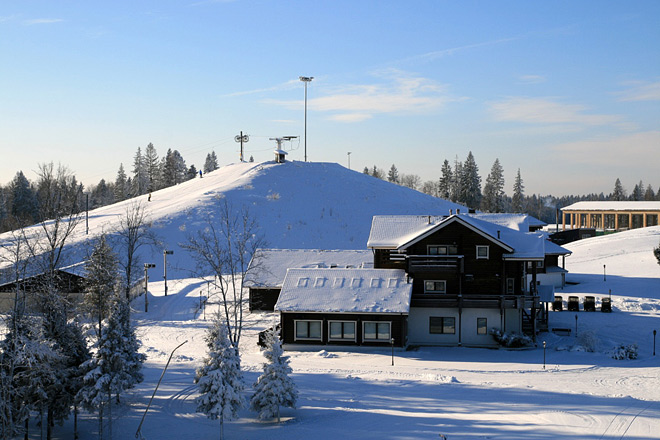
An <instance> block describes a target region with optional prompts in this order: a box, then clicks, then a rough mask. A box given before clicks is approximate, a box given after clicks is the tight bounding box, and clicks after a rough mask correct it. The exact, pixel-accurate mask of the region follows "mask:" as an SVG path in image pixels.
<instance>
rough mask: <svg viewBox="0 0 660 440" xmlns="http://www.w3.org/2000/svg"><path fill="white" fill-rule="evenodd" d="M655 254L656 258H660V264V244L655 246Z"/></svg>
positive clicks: (659, 260)
mask: <svg viewBox="0 0 660 440" xmlns="http://www.w3.org/2000/svg"><path fill="white" fill-rule="evenodd" d="M653 255H655V259H656V260H658V264H660V244H659V245H658V246H657V247H655V248H653Z"/></svg>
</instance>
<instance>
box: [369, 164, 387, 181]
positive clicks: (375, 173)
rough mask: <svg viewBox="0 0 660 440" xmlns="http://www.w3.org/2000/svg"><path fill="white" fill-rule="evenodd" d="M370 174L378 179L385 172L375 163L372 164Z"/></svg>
mask: <svg viewBox="0 0 660 440" xmlns="http://www.w3.org/2000/svg"><path fill="white" fill-rule="evenodd" d="M371 175H372V176H373V177H376V178H378V179H382V178H383V176H384V175H385V173H384V172H383V170H381V169H380V168H378V167H377V166H376V165H374V167H373V168H372V169H371Z"/></svg>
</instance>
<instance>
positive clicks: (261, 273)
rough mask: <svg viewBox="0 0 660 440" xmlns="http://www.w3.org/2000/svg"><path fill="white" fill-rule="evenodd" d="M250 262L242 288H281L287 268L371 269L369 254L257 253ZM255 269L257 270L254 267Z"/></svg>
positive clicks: (288, 250) (325, 252) (282, 251)
mask: <svg viewBox="0 0 660 440" xmlns="http://www.w3.org/2000/svg"><path fill="white" fill-rule="evenodd" d="M255 254H256V256H257V258H254V257H253V259H252V261H251V262H250V267H249V268H248V274H247V276H246V280H245V283H244V285H245V287H260V288H278V287H282V283H283V282H284V276H285V275H286V270H287V269H290V268H337V269H341V268H344V269H346V268H351V267H354V268H362V267H373V260H374V257H373V253H372V251H370V250H320V249H258V250H257V251H256V252H255ZM255 265H258V267H254V266H255Z"/></svg>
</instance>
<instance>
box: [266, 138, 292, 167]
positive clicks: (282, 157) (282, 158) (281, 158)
mask: <svg viewBox="0 0 660 440" xmlns="http://www.w3.org/2000/svg"><path fill="white" fill-rule="evenodd" d="M297 138H298V136H282V137H277V138H270V140H271V141H275V142H277V148H276V149H275V162H277V163H284V162H286V155H287V154H288V153H287V152H286V151H284V150H283V149H282V142H285V141H290V140H292V139H297Z"/></svg>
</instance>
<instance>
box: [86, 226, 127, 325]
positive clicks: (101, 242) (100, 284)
mask: <svg viewBox="0 0 660 440" xmlns="http://www.w3.org/2000/svg"><path fill="white" fill-rule="evenodd" d="M118 274H119V266H118V260H117V255H116V254H115V253H114V252H113V251H112V248H111V247H110V245H109V244H108V242H107V240H106V236H105V234H102V235H101V236H100V237H99V238H98V240H97V242H96V244H95V246H94V250H93V251H92V255H90V257H89V260H88V262H87V265H86V267H85V296H84V297H83V306H84V307H85V309H86V310H87V312H89V314H90V315H91V316H92V317H94V318H95V319H96V320H97V321H98V328H97V332H96V335H97V337H98V338H100V337H101V328H102V325H101V324H102V321H103V319H105V318H107V317H108V315H109V314H110V311H111V308H112V306H113V304H114V303H115V288H116V287H117V281H118Z"/></svg>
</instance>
